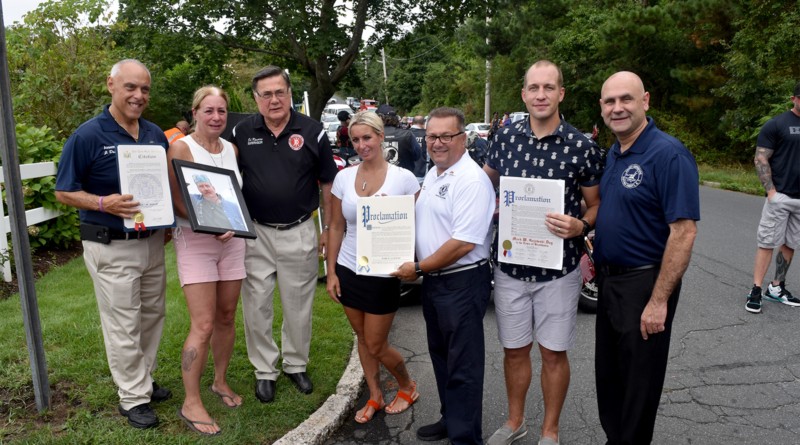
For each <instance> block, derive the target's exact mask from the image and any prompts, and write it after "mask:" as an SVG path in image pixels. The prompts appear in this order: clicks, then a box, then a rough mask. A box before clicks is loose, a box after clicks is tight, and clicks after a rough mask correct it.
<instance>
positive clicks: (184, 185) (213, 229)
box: [172, 159, 257, 239]
mask: <svg viewBox="0 0 800 445" xmlns="http://www.w3.org/2000/svg"><path fill="white" fill-rule="evenodd" d="M172 168H173V169H175V177H176V178H177V180H178V186H179V187H180V189H181V198H182V199H183V205H184V206H185V207H186V216H188V217H189V218H188V219H189V223H190V224H191V226H192V230H193V231H194V232H197V233H207V234H210V235H224V234H225V233H227V232H233V233H234V235H233V236H234V237H237V238H246V239H256V238H257V236H256V231H255V227H254V226H253V219H252V218H250V212H249V211H248V210H247V205H246V204H245V202H244V196H243V195H242V189H241V188H240V187H239V182H238V180H237V179H236V173H234V172H233V171H232V170H228V169H227V168H220V167H213V166H209V165H204V164H198V163H196V162H189V161H185V160H183V159H173V160H172ZM196 174H204V175H206V176H207V177H208V179H209V181H211V182H209V183H210V184H211V185H212V187H214V188H215V189H217V187H222V189H223V190H226V193H225V194H224V195H223V194H222V193H220V192H219V191H217V196H219V197H220V198H221V199H223V200H224V201H225V202H226V203H229V204H227V205H225V206H224V207H225V209H223V212H225V211H226V210H227V211H228V213H232V215H228V213H225V216H227V217H228V219H229V222H230V224H231V226H232V227H233V228H232V229H231V228H225V227H220V226H213V225H206V224H204V223H205V221H202V223H201V218H202V209H203V208H205V206H202V203H203V197H202V194H200V193H199V191H198V193H192V190H191V189H192V187H194V188H195V189H196V188H197V186H196V185H195V181H194V179H193V178H194V175H196ZM214 182H218V183H219V182H222V184H221V185H220V184H214ZM232 198H235V201H234V200H233V199H232ZM235 207H236V208H235ZM236 210H238V211H239V213H236Z"/></svg>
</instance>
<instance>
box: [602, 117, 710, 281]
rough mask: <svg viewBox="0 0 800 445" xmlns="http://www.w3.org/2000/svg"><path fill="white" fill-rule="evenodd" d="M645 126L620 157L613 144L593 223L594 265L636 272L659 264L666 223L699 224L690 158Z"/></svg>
mask: <svg viewBox="0 0 800 445" xmlns="http://www.w3.org/2000/svg"><path fill="white" fill-rule="evenodd" d="M647 121H648V122H647V127H645V129H644V130H643V131H642V133H641V134H640V135H639V137H638V138H637V139H636V141H635V142H634V143H633V145H631V147H630V148H628V149H627V150H626V151H625V153H621V152H620V145H619V141H617V142H616V143H615V144H614V145H613V146H612V147H611V150H610V151H609V153H608V158H607V159H606V171H605V174H604V175H603V179H602V180H601V181H600V209H599V210H598V212H597V222H596V224H595V241H594V247H595V250H594V260H595V263H597V264H608V265H616V266H626V267H637V266H644V265H645V264H653V263H660V262H661V259H662V257H663V256H664V249H665V248H666V246H667V238H669V224H670V223H673V222H675V221H677V220H678V219H693V220H695V221H699V220H700V186H699V184H700V178H699V175H698V172H697V164H696V163H695V161H694V157H693V156H692V154H691V153H690V152H689V149H687V148H686V147H685V146H684V145H683V144H682V143H681V142H680V141H679V140H677V139H675V138H674V137H672V136H670V135H668V134H666V133H664V132H663V131H661V130H659V129H658V128H657V127H656V124H655V122H654V121H653V118H650V117H648V118H647Z"/></svg>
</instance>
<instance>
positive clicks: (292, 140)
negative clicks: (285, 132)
mask: <svg viewBox="0 0 800 445" xmlns="http://www.w3.org/2000/svg"><path fill="white" fill-rule="evenodd" d="M289 146H290V147H292V150H294V151H297V150H300V148H301V147H302V146H303V136H300V135H299V134H293V135H291V136H289Z"/></svg>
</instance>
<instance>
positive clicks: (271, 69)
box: [253, 65, 292, 93]
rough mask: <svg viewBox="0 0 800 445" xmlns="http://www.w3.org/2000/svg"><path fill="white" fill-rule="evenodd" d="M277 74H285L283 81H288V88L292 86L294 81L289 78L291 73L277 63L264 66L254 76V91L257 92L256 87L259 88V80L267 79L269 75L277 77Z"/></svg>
mask: <svg viewBox="0 0 800 445" xmlns="http://www.w3.org/2000/svg"><path fill="white" fill-rule="evenodd" d="M275 76H283V81H284V82H286V88H287V89H291V88H292V81H291V80H289V74H288V73H287V72H286V71H284V70H283V69H282V68H281V67H279V66H275V65H267V66H265V67H264V68H261V69H260V70H258V72H257V73H256V74H255V76H253V92H254V93H257V92H258V91H256V88H258V81H259V80H261V79H266V78H267V77H275Z"/></svg>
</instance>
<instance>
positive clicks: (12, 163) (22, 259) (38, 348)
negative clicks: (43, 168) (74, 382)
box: [0, 2, 52, 413]
mask: <svg viewBox="0 0 800 445" xmlns="http://www.w3.org/2000/svg"><path fill="white" fill-rule="evenodd" d="M4 23H5V22H4V21H3V6H2V2H0V25H2V24H4ZM0 97H2V98H1V99H0V115H2V119H0V159H2V162H3V176H4V178H5V189H6V201H7V202H8V216H9V220H10V224H9V225H10V228H11V242H12V245H13V247H14V258H15V259H16V265H17V282H18V283H19V298H20V300H21V301H22V318H23V321H24V324H25V339H26V340H27V342H28V357H29V358H30V362H31V375H32V378H33V393H34V395H35V396H36V409H37V410H38V411H39V413H41V412H42V411H45V410H51V409H52V405H51V400H50V381H49V379H48V378H47V362H46V361H45V356H44V343H43V341H42V325H41V323H40V321H39V304H38V302H37V301H36V287H35V286H34V284H35V283H34V278H33V263H32V261H31V244H30V240H28V222H27V219H26V217H25V201H24V199H23V197H22V179H21V175H20V172H19V153H18V152H17V134H16V128H15V125H14V109H13V105H12V100H11V80H10V78H9V75H8V51H7V49H6V29H5V26H2V27H0ZM0 217H2V215H0ZM2 242H3V243H6V242H8V241H7V240H5V239H4V240H2Z"/></svg>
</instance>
